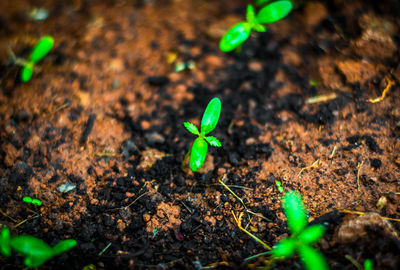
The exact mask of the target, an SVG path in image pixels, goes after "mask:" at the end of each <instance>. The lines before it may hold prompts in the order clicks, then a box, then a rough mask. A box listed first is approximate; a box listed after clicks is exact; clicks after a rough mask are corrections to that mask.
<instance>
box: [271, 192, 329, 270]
mask: <svg viewBox="0 0 400 270" xmlns="http://www.w3.org/2000/svg"><path fill="white" fill-rule="evenodd" d="M282 207H283V211H284V213H285V216H286V218H287V223H288V227H289V231H290V233H291V236H290V237H287V238H284V239H282V240H281V241H279V242H278V243H277V244H276V245H275V246H274V247H273V249H272V252H271V255H272V258H273V259H275V260H278V259H286V258H289V257H292V256H293V255H294V253H295V252H297V253H298V254H299V257H300V259H301V261H302V262H303V265H304V267H305V268H306V269H307V270H325V269H329V266H328V263H327V262H326V260H325V258H324V257H323V255H322V254H321V253H320V252H319V251H318V250H316V249H314V248H313V247H312V246H311V244H313V243H316V242H318V241H319V239H321V237H322V236H323V234H324V233H325V228H324V227H323V226H322V225H312V226H309V227H307V215H306V209H305V206H304V203H303V200H302V198H301V196H300V194H299V193H297V192H295V191H289V192H287V193H285V194H284V195H283V198H282Z"/></svg>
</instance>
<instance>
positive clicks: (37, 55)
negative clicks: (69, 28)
mask: <svg viewBox="0 0 400 270" xmlns="http://www.w3.org/2000/svg"><path fill="white" fill-rule="evenodd" d="M53 44H54V39H53V38H52V37H51V36H44V37H42V38H41V39H40V40H39V41H38V43H37V44H36V46H35V48H33V50H32V52H31V55H30V56H29V59H28V60H26V61H25V62H24V63H23V65H22V66H23V67H22V71H21V81H22V82H27V81H29V80H30V79H31V77H32V74H33V70H34V68H35V65H36V63H37V62H39V61H40V60H42V59H43V57H45V56H46V55H47V54H48V53H49V52H50V50H51V48H53Z"/></svg>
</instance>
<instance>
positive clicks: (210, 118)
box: [200, 98, 221, 135]
mask: <svg viewBox="0 0 400 270" xmlns="http://www.w3.org/2000/svg"><path fill="white" fill-rule="evenodd" d="M220 114H221V101H220V100H219V98H213V99H212V100H211V101H210V102H209V103H208V105H207V108H206V110H205V111H204V114H203V118H202V119H201V128H200V131H201V133H202V134H204V135H205V134H207V133H209V132H211V131H212V130H213V129H214V128H215V126H216V125H217V123H218V120H219V116H220Z"/></svg>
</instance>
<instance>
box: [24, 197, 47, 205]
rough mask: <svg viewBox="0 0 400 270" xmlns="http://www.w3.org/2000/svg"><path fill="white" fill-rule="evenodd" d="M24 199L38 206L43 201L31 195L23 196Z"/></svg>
mask: <svg viewBox="0 0 400 270" xmlns="http://www.w3.org/2000/svg"><path fill="white" fill-rule="evenodd" d="M22 200H23V201H24V202H26V203H30V204H33V205H36V206H41V205H42V202H41V201H40V200H38V199H32V198H31V197H23V198H22Z"/></svg>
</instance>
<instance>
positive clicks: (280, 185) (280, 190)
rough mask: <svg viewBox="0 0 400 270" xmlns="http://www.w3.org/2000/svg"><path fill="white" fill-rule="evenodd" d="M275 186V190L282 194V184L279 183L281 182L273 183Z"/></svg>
mask: <svg viewBox="0 0 400 270" xmlns="http://www.w3.org/2000/svg"><path fill="white" fill-rule="evenodd" d="M275 185H276V188H277V189H278V191H279V192H280V193H282V192H283V187H282V183H281V181H278V180H277V181H275Z"/></svg>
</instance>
